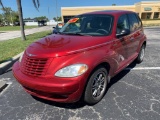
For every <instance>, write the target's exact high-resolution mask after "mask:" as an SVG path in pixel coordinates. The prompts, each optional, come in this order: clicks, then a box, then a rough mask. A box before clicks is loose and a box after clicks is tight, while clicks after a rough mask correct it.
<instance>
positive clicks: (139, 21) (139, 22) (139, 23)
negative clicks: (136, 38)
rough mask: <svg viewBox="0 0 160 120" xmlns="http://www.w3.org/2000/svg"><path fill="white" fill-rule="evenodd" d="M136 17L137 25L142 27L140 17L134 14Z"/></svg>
mask: <svg viewBox="0 0 160 120" xmlns="http://www.w3.org/2000/svg"><path fill="white" fill-rule="evenodd" d="M136 17H137V20H138V27H139V28H141V27H142V22H141V19H140V18H139V16H138V15H136Z"/></svg>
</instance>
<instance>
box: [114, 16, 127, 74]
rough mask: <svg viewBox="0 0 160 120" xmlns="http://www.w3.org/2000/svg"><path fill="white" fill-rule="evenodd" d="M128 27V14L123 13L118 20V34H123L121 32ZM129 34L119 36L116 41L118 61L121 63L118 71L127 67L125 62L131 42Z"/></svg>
mask: <svg viewBox="0 0 160 120" xmlns="http://www.w3.org/2000/svg"><path fill="white" fill-rule="evenodd" d="M124 29H127V30H129V22H128V17H127V15H126V14H123V15H121V16H120V17H119V19H118V22H117V30H116V36H117V35H118V34H121V32H122V31H123V30H124ZM128 36H129V35H124V36H120V37H117V40H116V41H115V43H114V47H115V51H116V53H117V55H118V56H117V61H118V63H119V66H118V69H117V71H116V72H118V71H120V70H121V69H123V68H124V67H125V64H126V62H127V60H128V42H129V37H128Z"/></svg>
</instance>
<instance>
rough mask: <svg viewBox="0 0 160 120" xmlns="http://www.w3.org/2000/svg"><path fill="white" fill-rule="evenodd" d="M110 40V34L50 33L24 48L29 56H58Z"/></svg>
mask: <svg viewBox="0 0 160 120" xmlns="http://www.w3.org/2000/svg"><path fill="white" fill-rule="evenodd" d="M109 40H111V37H110V36H105V37H104V36H103V37H102V36H101V37H97V36H93V37H92V36H75V35H59V34H55V35H50V36H47V37H45V38H42V39H40V40H38V41H36V42H34V43H32V44H31V45H30V46H28V48H27V49H26V51H25V52H26V54H28V55H30V56H35V57H36V56H43V57H60V56H64V55H69V54H75V53H78V52H83V51H86V50H89V49H95V48H97V47H101V46H103V45H104V44H106V43H107V41H109Z"/></svg>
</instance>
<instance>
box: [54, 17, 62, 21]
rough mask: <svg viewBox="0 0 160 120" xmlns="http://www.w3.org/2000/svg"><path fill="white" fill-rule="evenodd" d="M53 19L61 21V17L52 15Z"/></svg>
mask: <svg viewBox="0 0 160 120" xmlns="http://www.w3.org/2000/svg"><path fill="white" fill-rule="evenodd" d="M53 20H55V21H62V17H54V18H53Z"/></svg>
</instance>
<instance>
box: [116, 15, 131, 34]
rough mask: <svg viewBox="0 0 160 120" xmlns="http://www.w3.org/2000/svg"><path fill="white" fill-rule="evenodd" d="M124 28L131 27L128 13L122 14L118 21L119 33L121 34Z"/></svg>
mask: <svg viewBox="0 0 160 120" xmlns="http://www.w3.org/2000/svg"><path fill="white" fill-rule="evenodd" d="M124 29H129V25H128V19H127V15H122V16H120V17H119V19H118V23H117V34H119V33H120V32H121V31H122V30H124Z"/></svg>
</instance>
